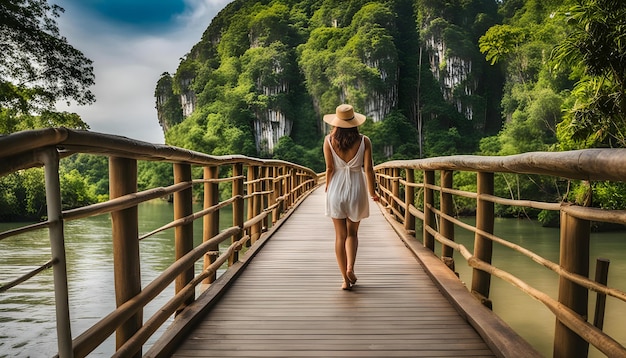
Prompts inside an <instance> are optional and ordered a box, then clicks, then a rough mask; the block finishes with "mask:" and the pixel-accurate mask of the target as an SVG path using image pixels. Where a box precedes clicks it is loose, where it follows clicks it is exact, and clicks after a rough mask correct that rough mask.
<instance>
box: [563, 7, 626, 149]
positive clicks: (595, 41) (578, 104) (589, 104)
mask: <svg viewBox="0 0 626 358" xmlns="http://www.w3.org/2000/svg"><path fill="white" fill-rule="evenodd" d="M567 15H568V24H570V25H571V26H572V32H571V34H570V35H569V36H568V37H567V38H566V39H565V41H563V43H562V44H561V45H559V46H558V47H557V48H556V49H555V52H554V54H553V58H554V59H555V60H556V62H557V66H563V65H569V66H572V67H574V68H581V69H582V71H583V75H582V76H581V80H580V81H579V82H578V83H577V85H576V87H575V88H574V90H573V92H572V94H573V96H574V98H575V102H574V104H573V106H572V107H571V109H570V111H569V113H568V116H566V118H565V120H564V121H563V122H562V123H561V125H560V126H559V133H560V136H561V137H563V138H564V139H570V138H571V139H574V142H576V146H581V147H607V146H608V147H626V24H625V22H624V18H626V3H624V2H623V1H620V0H579V1H578V4H577V5H575V6H573V7H571V8H570V9H569V10H568V13H567Z"/></svg>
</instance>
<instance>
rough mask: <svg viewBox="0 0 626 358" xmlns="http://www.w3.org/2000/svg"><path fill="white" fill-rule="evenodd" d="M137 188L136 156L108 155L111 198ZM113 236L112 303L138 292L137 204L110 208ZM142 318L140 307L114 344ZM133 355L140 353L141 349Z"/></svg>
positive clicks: (119, 343) (126, 337)
mask: <svg viewBox="0 0 626 358" xmlns="http://www.w3.org/2000/svg"><path fill="white" fill-rule="evenodd" d="M136 192H137V160H135V159H128V158H119V157H110V158H109V196H110V198H111V199H114V198H118V197H120V196H123V195H126V194H133V193H136ZM111 226H112V227H111V230H112V236H113V274H114V278H115V303H116V304H117V307H119V306H121V305H123V304H124V303H126V302H127V301H129V300H130V299H131V298H133V297H135V296H136V295H137V294H139V293H140V292H141V269H140V265H139V263H140V261H139V225H138V213H137V206H133V207H130V208H127V209H122V210H118V211H113V212H111ZM142 322H143V310H139V311H138V312H137V313H136V314H134V315H133V316H132V317H131V318H130V319H128V321H126V322H125V323H123V324H122V325H121V326H120V327H118V329H117V330H116V333H115V337H116V341H115V346H116V349H117V348H120V347H121V346H122V345H123V344H124V343H125V342H126V341H128V340H129V339H130V338H131V337H132V336H133V335H134V334H135V332H137V331H138V330H139V329H140V328H141V326H142ZM134 356H135V357H141V350H140V351H139V352H137V353H136V354H135V355H134Z"/></svg>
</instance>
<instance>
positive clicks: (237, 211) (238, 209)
mask: <svg viewBox="0 0 626 358" xmlns="http://www.w3.org/2000/svg"><path fill="white" fill-rule="evenodd" d="M233 177H234V178H235V179H234V180H233V193H232V194H233V196H239V197H238V198H237V199H236V200H235V201H234V202H233V226H237V227H238V228H240V230H239V232H237V234H235V235H234V236H233V238H232V242H233V243H234V242H236V241H239V240H241V238H242V237H243V164H241V163H236V164H233ZM237 261H239V251H235V252H233V254H232V255H231V257H230V259H229V262H228V264H229V266H232V264H233V263H235V262H237Z"/></svg>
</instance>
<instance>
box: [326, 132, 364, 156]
mask: <svg viewBox="0 0 626 358" xmlns="http://www.w3.org/2000/svg"><path fill="white" fill-rule="evenodd" d="M330 136H331V137H332V139H333V140H334V141H335V143H336V144H337V148H338V149H339V150H340V151H342V152H343V151H346V150H348V149H350V148H352V146H353V145H354V143H355V142H357V141H358V140H359V139H360V137H361V135H360V134H359V129H358V128H357V127H351V128H341V127H335V129H333V131H332V133H330Z"/></svg>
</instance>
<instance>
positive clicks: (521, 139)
mask: <svg viewBox="0 0 626 358" xmlns="http://www.w3.org/2000/svg"><path fill="white" fill-rule="evenodd" d="M44 3H45V1H44ZM624 19H626V3H624V2H623V1H621V0H501V1H499V0H447V1H440V0H387V1H367V0H349V1H346V0H317V1H300V0H272V1H268V0H265V1H254V0H235V1H233V2H231V3H230V4H228V5H227V6H226V7H225V8H224V9H223V10H222V11H221V12H220V13H219V14H218V15H217V16H216V17H215V18H214V19H213V20H212V21H211V23H210V25H209V26H208V27H207V29H206V31H205V32H204V34H203V35H202V38H201V40H200V41H199V42H198V43H197V44H196V45H195V46H193V48H191V49H190V51H189V52H188V53H187V54H186V55H185V56H184V57H183V58H182V59H181V62H180V64H179V66H178V68H177V69H176V70H175V71H174V72H172V73H169V72H164V73H163V74H162V75H161V78H160V80H159V81H158V83H157V84H156V89H155V100H156V107H157V114H158V121H159V123H160V124H161V126H162V128H163V131H164V133H165V138H166V142H167V144H170V145H175V146H180V147H184V148H188V149H192V150H197V151H201V152H205V153H208V154H213V155H222V154H231V153H240V154H245V155H250V156H255V157H262V158H278V159H284V160H288V161H292V162H296V163H299V164H303V165H306V166H309V167H311V168H313V169H315V170H317V171H322V170H323V156H322V150H321V143H322V138H323V136H324V135H325V133H327V132H328V130H329V128H327V127H326V126H325V125H324V124H323V122H322V120H321V118H322V116H323V114H325V113H332V112H334V109H335V107H336V106H337V105H338V104H340V103H350V104H352V105H354V107H355V109H356V110H357V111H359V112H360V113H364V114H365V115H367V117H368V121H367V122H366V124H365V125H363V126H362V128H361V130H362V132H363V133H365V134H367V135H368V136H370V138H371V139H372V142H373V145H374V160H375V161H376V162H377V163H380V162H383V161H386V160H390V159H408V158H411V159H412V158H420V157H433V156H446V155H454V154H480V155H510V154H517V153H523V152H529V151H561V150H571V149H579V148H591V147H624V146H625V145H626V140H625V139H626V118H625V113H626V97H625V95H624V91H625V89H626V82H625V81H626V48H625V46H626V40H624V39H626V36H625V34H626V23H625V21H626V20H624ZM0 59H1V60H4V59H3V58H0ZM87 79H89V77H87ZM2 88H3V87H2V86H0V94H2V91H3V89H2ZM1 99H2V96H0V100H1ZM3 105H4V103H3V102H2V101H0V110H1V111H0V115H1V116H2V117H0V119H2V122H3V123H1V124H2V125H3V126H4V127H7V128H4V127H3V132H4V133H7V132H11V131H14V130H20V129H26V128H27V127H33V128H37V127H41V126H45V124H54V121H52V122H51V121H50V120H48V121H47V122H46V121H45V120H42V119H41V118H44V119H45V118H50V116H51V115H50V114H49V112H42V113H41V115H36V116H33V115H27V112H28V111H24V110H19V108H18V109H17V110H16V109H12V112H7V110H5V108H7V107H6V106H4V108H3V107H2V106H3ZM20 116H21V117H20ZM46 116H47V117H46ZM16 118H17V119H18V120H16ZM19 118H29V121H23V120H19ZM59 118H64V119H65V120H66V121H67V120H68V118H69V119H72V120H74V121H75V124H76V127H81V126H84V123H82V121H80V119H79V118H73V117H70V116H69V115H68V114H63V115H62V116H60V117H59ZM52 119H53V120H54V117H52ZM7 123H8V125H7ZM20 123H26V124H20ZM18 124H19V125H18ZM11 125H12V126H13V127H12V128H8V127H11ZM64 125H66V126H68V125H67V124H64ZM25 127H26V128H25ZM62 166H63V174H62V175H63V178H64V179H63V180H65V181H67V187H72V185H73V187H72V188H73V189H71V190H69V191H68V200H67V203H64V205H67V206H71V205H75V204H78V203H82V202H89V201H95V200H99V198H102V197H105V196H106V193H107V190H106V189H107V183H106V181H107V179H106V177H105V174H103V173H106V160H105V159H102V160H101V159H98V158H93V157H90V156H85V155H81V156H77V157H72V158H69V159H67V160H64V164H63V165H62ZM100 170H102V171H100ZM20 175H23V176H25V177H24V178H13V179H11V177H8V178H6V179H3V180H2V182H1V183H0V185H1V186H2V188H3V193H7V192H11V191H10V190H9V191H7V190H8V189H11V190H13V191H12V192H15V193H19V195H17V196H16V195H14V197H12V198H11V197H8V195H6V194H5V195H4V197H3V198H0V208H2V209H0V210H9V211H4V212H0V216H1V217H7V216H8V215H9V214H10V210H11V209H4V208H15V207H16V206H21V207H26V208H28V210H29V212H33V213H35V212H38V209H37V208H38V207H39V206H38V204H37V203H38V201H37V200H35V199H33V198H39V197H40V195H39V194H37V192H38V191H37V190H36V189H35V186H28V187H27V186H26V185H25V184H23V183H27V182H31V181H37V179H36V178H37V176H38V175H41V174H37V173H36V172H33V173H29V174H26V173H17V174H15V176H20ZM26 176H32V178H27V177H26ZM170 177H171V167H167V166H164V165H157V164H151V163H143V164H141V166H140V172H139V179H140V187H149V186H154V185H163V184H167V182H168V180H167V178H170ZM103 178H105V179H103ZM496 180H497V183H496V187H497V188H498V190H499V192H498V193H497V194H498V195H500V196H505V197H521V198H526V199H541V200H548V201H560V200H570V201H578V202H581V203H582V201H583V200H586V198H589V192H590V191H591V190H593V205H595V206H599V207H604V208H622V207H623V206H624V203H626V200H624V199H626V198H625V196H626V187H624V186H622V185H618V186H616V185H609V184H607V183H585V182H576V183H569V182H562V181H558V180H555V179H546V178H543V177H538V176H537V177H532V176H514V175H498V176H496ZM81 185H82V186H81ZM455 186H457V187H460V188H467V189H471V188H472V187H473V186H475V176H474V175H472V174H467V173H458V174H456V176H455ZM70 192H71V193H83V194H81V195H75V194H69V193H70ZM38 195H39V196H38ZM64 201H65V198H64ZM4 203H13V204H12V206H5V205H3V204H4ZM24 203H28V204H27V205H26V204H24ZM456 206H457V209H458V211H459V213H471V212H472V210H473V207H472V204H471V203H470V202H467V203H465V202H464V201H463V200H462V199H459V200H457V201H456ZM497 210H498V213H499V214H500V215H529V216H533V217H534V216H539V217H540V219H541V220H543V221H544V222H546V223H547V222H549V221H551V220H552V219H554V218H551V217H550V215H549V214H547V213H540V212H518V211H517V210H518V209H515V208H507V207H498V208H497ZM33 215H36V214H33Z"/></svg>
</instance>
